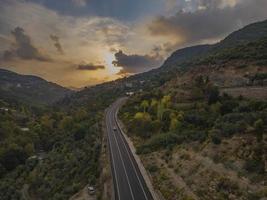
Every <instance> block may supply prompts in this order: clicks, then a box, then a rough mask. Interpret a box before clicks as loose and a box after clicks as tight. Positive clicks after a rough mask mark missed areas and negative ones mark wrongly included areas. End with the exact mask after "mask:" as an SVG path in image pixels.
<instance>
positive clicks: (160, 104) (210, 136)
mask: <svg viewBox="0 0 267 200" xmlns="http://www.w3.org/2000/svg"><path fill="white" fill-rule="evenodd" d="M196 90H197V91H198V92H197V94H194V93H193V94H194V95H196V96H197V98H193V99H194V100H192V101H190V102H187V103H186V106H182V105H183V104H181V103H179V102H176V101H175V99H176V98H174V97H175V93H173V94H172V95H168V94H164V93H163V92H161V90H160V89H158V90H155V91H151V92H144V93H143V94H138V95H136V96H135V97H133V98H131V99H129V100H128V102H127V104H126V105H125V106H124V107H123V108H122V109H121V112H120V117H121V119H122V120H123V122H124V123H125V124H126V127H127V129H128V134H129V135H131V136H135V137H137V138H139V140H137V141H139V143H138V146H137V152H138V153H140V154H147V153H151V152H153V151H158V150H162V149H170V150H171V149H172V148H173V147H175V146H177V145H180V144H183V143H192V142H198V143H203V145H204V144H205V143H207V142H208V143H209V142H212V143H214V144H215V145H221V143H222V140H224V139H225V138H231V137H232V136H234V135H243V134H251V135H252V136H253V137H254V138H256V139H257V141H258V143H259V147H260V148H258V149H254V153H253V154H252V157H251V159H250V160H247V162H246V164H245V166H244V169H246V170H248V171H250V172H257V173H263V172H264V167H263V166H264V158H263V155H264V153H263V152H262V151H260V150H259V149H263V148H262V145H263V138H264V134H265V132H264V127H266V125H267V121H266V119H267V101H259V100H258V101H257V100H248V99H244V98H233V97H231V96H229V95H226V94H222V95H220V93H219V91H218V88H217V87H215V86H213V85H212V84H211V83H210V82H209V79H208V77H202V76H199V77H196V79H195V83H194V84H193V86H192V88H191V91H196Z"/></svg>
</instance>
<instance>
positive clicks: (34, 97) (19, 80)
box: [0, 69, 71, 105]
mask: <svg viewBox="0 0 267 200" xmlns="http://www.w3.org/2000/svg"><path fill="white" fill-rule="evenodd" d="M70 93H71V90H69V89H67V88H64V87H62V86H59V85H57V84H55V83H52V82H48V81H46V80H44V79H42V78H40V77H37V76H31V75H21V74H17V73H15V72H11V71H9V70H6V69H0V98H1V99H5V100H9V101H19V102H23V103H27V104H33V105H47V104H51V103H54V102H55V101H57V100H59V99H60V98H63V97H64V96H66V95H68V94H70Z"/></svg>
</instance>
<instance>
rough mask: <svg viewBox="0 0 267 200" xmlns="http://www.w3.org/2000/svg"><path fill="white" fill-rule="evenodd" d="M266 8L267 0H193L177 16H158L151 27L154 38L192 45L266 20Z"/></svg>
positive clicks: (149, 27) (187, 2) (149, 28)
mask: <svg viewBox="0 0 267 200" xmlns="http://www.w3.org/2000/svg"><path fill="white" fill-rule="evenodd" d="M184 3H185V2H184ZM266 7H267V1H266V0H254V1H251V0H242V1H241V0H239V1H237V0H217V1H214V0H191V1H186V5H184V7H182V10H181V11H179V12H177V13H176V14H175V15H173V16H168V17H166V16H159V17H157V18H155V19H154V20H153V21H152V22H151V23H149V25H148V30H149V32H150V34H151V35H152V36H154V37H166V38H171V39H173V40H174V42H177V44H180V45H185V44H186V45H191V44H194V43H201V41H204V40H213V39H219V38H222V37H224V36H226V35H227V34H229V33H230V32H232V31H233V30H235V29H238V28H241V27H243V26H244V25H247V24H249V23H252V22H256V21H260V20H263V19H265V18H266V17H267V12H266ZM176 38H180V40H176ZM171 39H170V40H171Z"/></svg>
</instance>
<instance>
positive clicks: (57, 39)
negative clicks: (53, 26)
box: [50, 35, 64, 54]
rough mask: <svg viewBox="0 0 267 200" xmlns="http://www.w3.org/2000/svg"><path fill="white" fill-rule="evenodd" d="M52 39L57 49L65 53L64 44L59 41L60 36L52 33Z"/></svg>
mask: <svg viewBox="0 0 267 200" xmlns="http://www.w3.org/2000/svg"><path fill="white" fill-rule="evenodd" d="M50 39H51V40H52V41H53V42H54V46H55V47H56V49H57V51H58V52H59V53H60V54H64V51H63V49H62V46H61V44H60V42H59V37H58V36H56V35H50Z"/></svg>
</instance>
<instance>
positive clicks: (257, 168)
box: [244, 159, 265, 173]
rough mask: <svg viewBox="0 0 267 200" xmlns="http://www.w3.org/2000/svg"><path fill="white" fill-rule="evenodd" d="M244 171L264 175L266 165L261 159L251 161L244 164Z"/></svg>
mask: <svg viewBox="0 0 267 200" xmlns="http://www.w3.org/2000/svg"><path fill="white" fill-rule="evenodd" d="M244 169H246V170H247V171H248V172H254V173H264V170H265V166H264V163H263V162H262V161H261V160H259V159H249V160H247V161H246V162H245V164H244Z"/></svg>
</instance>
